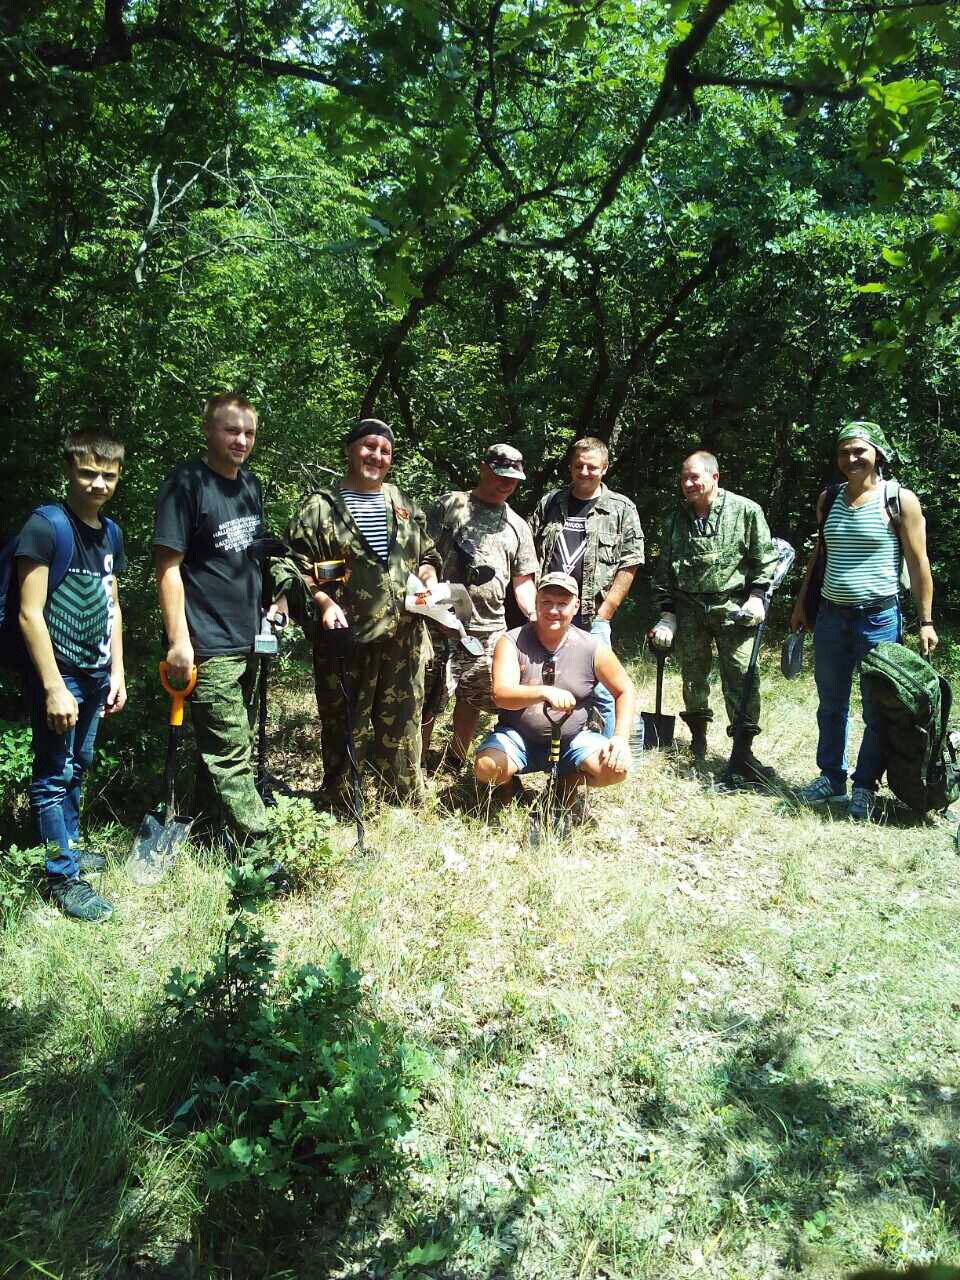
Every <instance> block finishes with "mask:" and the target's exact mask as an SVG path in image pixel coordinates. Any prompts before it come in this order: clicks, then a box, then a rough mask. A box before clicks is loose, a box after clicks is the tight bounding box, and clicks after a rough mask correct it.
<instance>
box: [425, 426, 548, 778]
mask: <svg viewBox="0 0 960 1280" xmlns="http://www.w3.org/2000/svg"><path fill="white" fill-rule="evenodd" d="M525 479H526V475H525V474H524V470H523V454H521V452H520V450H519V449H514V448H513V446H512V445H509V444H494V445H491V446H490V448H489V449H488V450H487V452H486V454H485V455H484V459H483V461H482V462H481V463H480V477H479V480H478V481H477V483H476V485H475V486H474V488H473V489H471V490H470V492H469V493H459V492H458V493H445V494H443V495H442V496H441V497H439V498H438V499H437V500H436V502H435V503H434V504H433V505H432V506H431V508H430V510H429V511H428V513H427V532H428V533H429V534H430V537H431V538H432V539H433V541H434V542H435V543H436V546H437V550H438V551H439V553H440V556H441V557H442V560H443V566H442V569H441V574H440V576H441V578H442V579H443V581H444V582H459V583H462V584H463V585H464V586H466V588H467V589H468V591H469V592H470V601H471V604H472V605H473V619H472V621H471V622H470V623H469V624H468V626H467V632H468V634H469V635H471V636H473V637H475V639H477V640H479V641H480V643H481V644H482V645H483V653H482V654H480V655H478V656H472V655H470V654H469V653H467V652H466V651H465V650H464V649H463V647H462V646H460V645H456V646H454V647H453V649H452V651H451V652H450V654H449V664H450V674H451V677H452V683H453V685H454V688H455V690H456V701H455V703H454V710H453V744H452V748H451V755H452V760H451V761H450V763H451V764H452V765H453V766H454V767H455V768H459V767H461V766H462V765H463V763H464V761H465V759H466V756H467V752H468V751H469V750H470V743H471V742H472V741H473V735H474V733H475V732H476V728H477V720H478V719H479V717H480V713H481V711H495V710H496V707H495V705H494V702H493V694H492V686H491V670H492V667H493V651H494V649H495V648H496V645H497V641H498V640H499V639H500V637H501V636H502V635H503V633H504V631H505V630H506V619H505V612H504V604H505V600H506V594H507V587H508V586H510V585H511V584H512V586H513V591H514V595H515V596H516V600H517V604H518V605H519V607H520V609H521V611H522V612H523V613H524V614H525V615H526V616H527V617H528V618H533V617H534V616H535V612H536V590H535V588H534V575H535V574H536V571H537V553H536V551H535V550H534V547H533V537H532V536H531V533H530V526H529V525H528V524H527V522H526V520H524V519H523V518H522V516H519V515H517V513H516V512H515V511H514V510H513V508H512V507H511V506H510V504H509V502H508V501H507V499H508V498H510V497H511V495H512V494H513V492H514V490H515V489H516V487H517V485H518V484H519V483H520V481H521V480H525ZM434 648H435V658H434V663H433V667H432V671H431V673H430V676H431V677H432V678H430V677H428V682H427V683H428V695H427V702H426V704H425V706H424V719H423V750H424V753H426V751H427V748H428V747H429V745H430V735H431V732H432V730H433V724H434V721H435V719H436V717H437V716H438V715H439V714H440V712H441V711H442V710H443V706H444V704H445V702H446V691H447V680H446V666H447V649H446V645H445V642H444V640H443V638H442V637H441V636H439V635H437V637H436V639H435V642H434Z"/></svg>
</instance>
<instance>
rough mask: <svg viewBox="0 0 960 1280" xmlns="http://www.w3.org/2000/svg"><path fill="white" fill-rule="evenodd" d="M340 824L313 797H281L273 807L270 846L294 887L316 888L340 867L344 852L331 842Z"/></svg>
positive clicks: (288, 881)
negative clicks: (313, 802) (320, 807)
mask: <svg viewBox="0 0 960 1280" xmlns="http://www.w3.org/2000/svg"><path fill="white" fill-rule="evenodd" d="M336 825H337V824H336V821H335V819H334V818H332V817H331V816H330V814H328V813H320V812H318V811H317V809H316V808H315V807H314V806H313V804H312V803H311V802H310V801H309V800H304V799H299V798H297V797H293V796H277V799H276V804H275V805H273V806H272V808H271V809H270V828H271V830H270V849H271V852H272V853H273V855H274V857H276V859H277V860H278V861H279V862H281V863H282V864H283V870H284V874H285V878H286V881H287V883H288V885H289V887H290V888H292V889H307V890H310V889H315V888H316V887H317V885H318V884H320V883H321V882H322V881H323V880H324V879H325V878H326V877H327V876H328V875H329V874H330V872H331V871H332V870H333V869H334V868H335V867H336V865H337V863H338V861H339V860H340V855H339V854H338V853H337V851H336V850H335V849H334V848H333V846H332V845H331V843H330V833H331V831H332V830H333V829H334V828H335V827H336Z"/></svg>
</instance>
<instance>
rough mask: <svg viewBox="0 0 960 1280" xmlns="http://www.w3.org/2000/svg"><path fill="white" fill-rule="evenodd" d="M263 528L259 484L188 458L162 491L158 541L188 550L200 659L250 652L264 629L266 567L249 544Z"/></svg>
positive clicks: (189, 607)
mask: <svg viewBox="0 0 960 1280" xmlns="http://www.w3.org/2000/svg"><path fill="white" fill-rule="evenodd" d="M262 529H263V494H262V491H261V488H260V481H259V480H258V479H257V477H256V476H255V475H253V474H251V472H249V471H247V470H246V469H242V470H241V471H240V474H239V475H238V476H237V478H236V480H228V479H227V478H226V477H225V476H221V475H220V474H219V473H218V472H216V471H214V470H213V469H212V468H210V467H208V466H207V464H206V463H205V462H200V461H197V462H182V463H181V464H180V466H179V467H177V469H176V470H175V471H174V472H173V473H172V475H171V476H170V477H169V479H167V480H166V481H165V482H164V484H163V486H162V487H161V489H160V492H159V493H158V494H157V502H156V521H155V523H154V528H153V542H154V545H155V546H161V547H169V548H170V549H171V550H172V551H181V552H183V563H182V564H181V566H180V575H181V577H182V578H183V588H184V603H185V609H186V615H187V627H188V629H189V631H190V640H191V643H192V644H193V648H194V652H195V653H196V655H197V657H199V658H209V657H213V656H214V655H218V654H230V653H249V652H250V651H251V649H252V648H253V642H254V639H255V638H256V634H257V631H258V629H259V626H260V593H261V577H260V566H259V565H258V564H257V563H255V562H254V561H253V560H251V559H250V557H249V556H248V555H247V548H248V547H249V546H250V543H251V542H252V541H253V540H254V538H256V537H258V536H259V535H260V533H261V531H262Z"/></svg>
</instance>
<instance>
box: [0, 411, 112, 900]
mask: <svg viewBox="0 0 960 1280" xmlns="http://www.w3.org/2000/svg"><path fill="white" fill-rule="evenodd" d="M123 453H124V450H123V445H122V444H120V443H119V442H118V441H116V440H113V439H111V438H110V437H109V436H106V435H103V434H101V433H99V432H78V433H76V434H74V435H71V436H69V437H68V438H67V440H66V443H65V445H64V455H63V469H64V474H65V475H66V477H67V484H68V488H67V500H66V503H65V504H64V505H63V506H60V507H54V506H48V507H41V508H38V509H37V510H36V511H35V512H34V513H33V514H32V515H31V516H30V518H29V519H28V520H27V522H26V524H25V525H24V526H23V529H22V530H21V531H20V535H19V537H18V538H17V544H16V548H15V552H14V554H15V557H16V564H17V578H18V582H19V590H20V617H19V621H20V630H21V632H22V634H23V640H24V645H25V647H26V651H27V657H28V658H29V665H28V667H27V669H26V672H25V692H26V696H27V701H28V703H29V706H30V720H31V728H32V746H33V770H32V780H31V783H30V807H31V810H32V812H33V818H34V822H35V824H36V828H37V834H38V835H39V837H40V840H41V842H42V843H43V844H44V845H45V846H46V855H47V856H46V868H47V878H48V883H49V886H50V896H51V898H52V899H53V901H54V902H55V903H56V904H57V905H58V906H59V907H60V909H61V910H62V911H63V912H64V914H65V915H68V916H71V917H73V918H74V919H77V920H86V921H91V922H93V921H100V920H107V919H109V917H110V916H111V915H112V914H113V908H112V906H111V905H110V903H109V902H107V901H106V900H105V899H103V898H101V897H100V896H99V894H97V893H95V892H94V890H93V889H92V888H91V886H90V885H89V884H88V883H87V881H86V880H84V879H82V878H81V873H82V872H90V871H99V870H100V869H101V867H102V866H103V864H104V859H103V858H102V857H100V856H99V855H98V854H96V853H93V852H92V851H89V850H85V849H82V848H81V847H80V840H79V819H80V789H81V784H82V781H83V775H84V771H85V770H86V769H87V767H88V766H89V764H90V762H91V760H92V759H93V747H94V742H95V741H96V736H97V729H98V728H99V725H100V721H101V719H102V717H103V716H104V715H110V714H112V713H113V712H115V711H121V710H122V709H123V706H124V703H125V702H126V700H127V691H126V685H125V683H124V674H123V636H122V630H121V617H120V603H119V599H118V596H117V582H116V575H117V574H118V573H122V572H123V571H124V569H126V567H127V562H126V556H125V554H124V549H123V537H122V535H121V533H120V530H119V529H118V528H117V526H116V525H115V524H114V523H113V521H112V520H108V519H107V518H106V517H103V518H101V516H100V510H101V508H102V507H103V506H104V505H105V504H106V503H107V502H109V500H110V498H111V497H112V496H113V493H114V490H115V489H116V487H117V481H118V480H119V478H120V467H121V464H122V462H123Z"/></svg>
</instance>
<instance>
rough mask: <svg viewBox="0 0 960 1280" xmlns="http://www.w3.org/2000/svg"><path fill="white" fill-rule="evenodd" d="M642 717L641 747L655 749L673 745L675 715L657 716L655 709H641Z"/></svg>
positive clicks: (646, 749) (647, 749) (648, 749)
mask: <svg viewBox="0 0 960 1280" xmlns="http://www.w3.org/2000/svg"><path fill="white" fill-rule="evenodd" d="M640 715H641V716H642V717H643V749H644V751H657V750H659V749H662V748H664V747H672V746H673V734H674V729H675V728H676V724H677V717H676V716H658V715H657V713H656V712H655V711H641V712H640Z"/></svg>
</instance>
